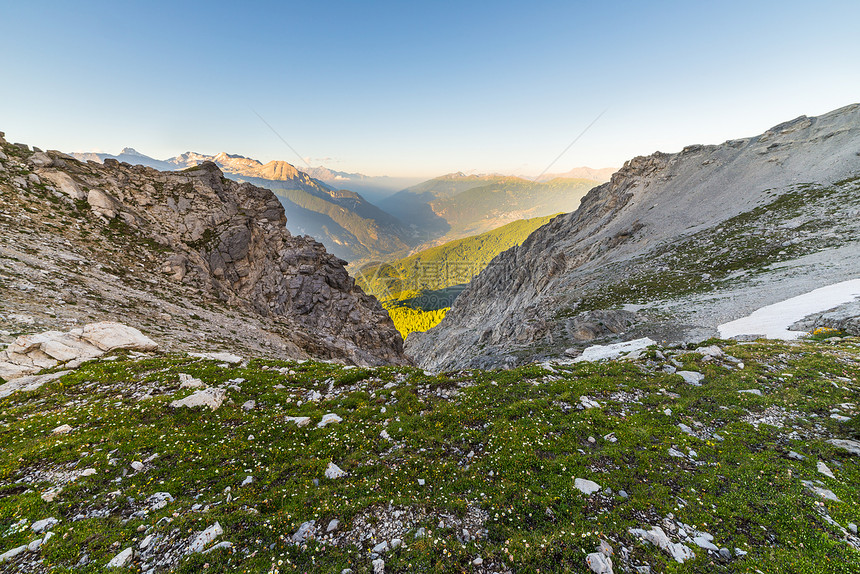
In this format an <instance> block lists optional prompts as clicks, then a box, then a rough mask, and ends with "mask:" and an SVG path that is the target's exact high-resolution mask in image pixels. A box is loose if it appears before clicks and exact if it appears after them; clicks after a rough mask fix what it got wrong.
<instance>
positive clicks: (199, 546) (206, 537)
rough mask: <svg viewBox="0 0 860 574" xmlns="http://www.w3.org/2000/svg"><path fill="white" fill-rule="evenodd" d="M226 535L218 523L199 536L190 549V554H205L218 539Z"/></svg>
mask: <svg viewBox="0 0 860 574" xmlns="http://www.w3.org/2000/svg"><path fill="white" fill-rule="evenodd" d="M222 534H224V529H222V528H221V525H220V524H218V523H217V522H216V523H215V524H213V525H212V526H210V527H209V528H207V529H206V530H204V531H203V532H201V533H200V534H198V535H197V538H195V539H194V541H193V542H192V543H191V546H189V547H188V553H189V554H190V553H194V552H203V549H204V548H206V547H207V546H209V544H211V543H212V542H213V541H214V540H215V539H216V538H218V537H219V536H221V535H222Z"/></svg>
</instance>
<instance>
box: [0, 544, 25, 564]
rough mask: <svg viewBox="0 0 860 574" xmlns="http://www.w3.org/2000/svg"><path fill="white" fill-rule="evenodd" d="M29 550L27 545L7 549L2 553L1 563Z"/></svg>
mask: <svg viewBox="0 0 860 574" xmlns="http://www.w3.org/2000/svg"><path fill="white" fill-rule="evenodd" d="M26 551H27V545H26V544H24V545H23V546H18V547H17V548H13V549H12V550H7V551H6V552H4V553H3V554H0V564H2V563H3V562H6V561H7V560H12V559H13V558H15V557H16V556H18V555H19V554H22V553H24V552H26Z"/></svg>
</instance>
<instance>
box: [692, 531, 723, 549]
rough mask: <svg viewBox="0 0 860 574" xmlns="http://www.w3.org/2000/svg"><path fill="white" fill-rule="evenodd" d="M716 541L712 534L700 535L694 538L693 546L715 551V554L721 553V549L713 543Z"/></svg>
mask: <svg viewBox="0 0 860 574" xmlns="http://www.w3.org/2000/svg"><path fill="white" fill-rule="evenodd" d="M713 539H714V537H713V536H711V535H710V534H705V533H700V534H699V535H698V536H695V537H693V544H695V545H696V546H698V547H699V548H704V549H705V550H713V551H714V552H719V551H720V549H719V548H717V547H716V545H714V543H713V542H711V541H712V540H713Z"/></svg>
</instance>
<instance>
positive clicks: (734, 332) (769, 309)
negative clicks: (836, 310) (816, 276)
mask: <svg viewBox="0 0 860 574" xmlns="http://www.w3.org/2000/svg"><path fill="white" fill-rule="evenodd" d="M858 297H860V279H851V280H849V281H842V282H841V283H834V284H833V285H828V286H826V287H819V288H818V289H814V290H813V291H810V292H809V293H805V294H803V295H798V296H797V297H792V298H791V299H786V300H785V301H781V302H779V303H774V304H773V305H767V306H766V307H762V308H761V309H758V310H757V311H755V312H753V313H751V314H750V315H747V316H746V317H741V318H740V319H736V320H734V321H729V322H728V323H723V324H722V325H719V326H718V327H717V328H718V329H719V331H720V337H722V338H723V339H730V338H732V337H738V336H742V335H760V336H764V337H766V338H768V339H783V340H787V341H789V340H793V339H797V338H799V337H801V336H803V335H805V334H806V333H804V332H802V331H789V330H788V327H789V326H790V325H791V324H793V323H796V322H797V321H800V320H801V319H803V318H804V317H808V316H809V315H812V314H814V313H820V312H822V311H826V310H828V309H832V308H833V307H837V306H839V305H842V304H844V303H849V302H851V301H853V300H854V299H856V298H858ZM586 350H587V349H586Z"/></svg>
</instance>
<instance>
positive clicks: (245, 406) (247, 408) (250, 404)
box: [242, 399, 257, 412]
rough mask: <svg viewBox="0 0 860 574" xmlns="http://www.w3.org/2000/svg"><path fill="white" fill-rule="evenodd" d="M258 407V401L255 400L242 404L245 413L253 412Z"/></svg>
mask: <svg viewBox="0 0 860 574" xmlns="http://www.w3.org/2000/svg"><path fill="white" fill-rule="evenodd" d="M256 407H257V401H255V400H254V399H251V400H248V401H245V402H244V403H242V410H243V411H245V412H250V411H253V410H254V409H255V408H256Z"/></svg>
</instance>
